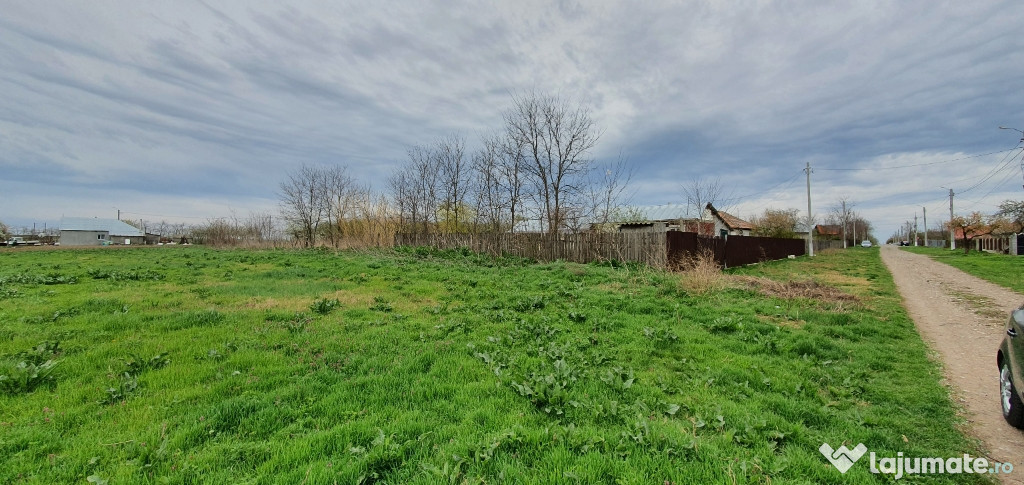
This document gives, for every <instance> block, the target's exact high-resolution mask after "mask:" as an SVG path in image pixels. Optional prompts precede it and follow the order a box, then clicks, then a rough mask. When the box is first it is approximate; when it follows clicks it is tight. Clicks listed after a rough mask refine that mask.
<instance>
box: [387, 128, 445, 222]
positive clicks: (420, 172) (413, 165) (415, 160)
mask: <svg viewBox="0 0 1024 485" xmlns="http://www.w3.org/2000/svg"><path fill="white" fill-rule="evenodd" d="M406 153H407V154H408V160H407V161H406V164H405V165H403V166H402V167H400V168H399V169H398V170H396V171H395V173H394V174H392V176H391V179H390V180H389V185H390V186H391V197H392V200H393V202H394V204H395V206H396V207H397V208H398V210H399V213H400V219H401V221H402V223H403V224H402V228H401V230H403V231H412V232H417V231H422V232H423V233H428V232H430V228H431V227H432V226H433V227H436V226H437V213H438V197H437V185H438V180H439V177H440V176H439V174H438V166H437V160H438V158H437V157H436V156H435V155H434V150H432V149H430V148H428V147H422V146H414V147H411V148H409V150H408V151H407V152H406Z"/></svg>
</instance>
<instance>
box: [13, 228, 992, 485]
mask: <svg viewBox="0 0 1024 485" xmlns="http://www.w3.org/2000/svg"><path fill="white" fill-rule="evenodd" d="M114 274H119V275H121V274H135V275H139V276H138V277H111V276H109V275H114ZM103 275H108V276H103ZM142 275H145V276H142ZM685 278H687V276H685V275H679V274H672V273H665V272H660V271H654V270H650V269H647V268H643V267H638V266H635V265H618V264H614V265H597V264H593V265H580V264H573V263H565V262H554V263H547V264H535V263H532V262H530V261H525V260H521V259H517V258H497V259H495V258H489V257H485V256H479V255H475V254H472V253H469V252H466V251H434V250H429V249H423V248H417V249H411V248H398V249H396V250H394V251H386V252H333V251H289V250H268V251H229V250H224V251H216V250H208V249H204V248H199V247H192V248H181V247H179V248H139V249H130V250H120V251H109V250H95V251H33V252H24V253H21V252H16V251H7V252H0V282H2V283H0V322H3V325H2V326H0V374H9V373H13V372H15V368H16V366H17V365H19V364H20V363H21V362H26V363H29V362H35V363H36V364H35V365H37V366H39V365H43V364H44V363H45V362H54V363H55V364H53V365H54V367H53V368H52V369H48V370H45V372H43V373H41V374H37V377H36V378H32V379H28V380H29V381H32V384H29V385H25V386H23V387H14V388H12V389H11V390H8V391H5V392H3V393H0V410H2V411H0V457H2V460H3V463H4V466H3V467H0V482H3V483H73V482H77V483H84V482H85V481H86V480H91V481H93V482H103V481H109V483H238V482H247V483H311V484H312V483H325V484H326V483H424V484H426V483H503V482H516V483H665V482H668V483H677V484H682V483H766V484H767V483H790V482H799V483H877V482H882V481H888V480H886V479H885V478H884V477H882V476H880V475H872V474H870V473H869V472H868V468H867V465H866V464H864V463H858V464H857V465H856V466H854V468H853V469H851V470H850V471H849V472H847V473H846V474H845V475H842V474H840V473H839V472H838V471H836V470H835V469H834V468H832V466H831V465H829V464H828V462H827V461H826V460H825V459H824V458H823V457H822V456H821V454H820V453H819V452H818V447H820V446H821V444H822V443H826V442H827V443H829V444H831V445H832V446H834V447H838V446H839V445H840V444H847V445H848V446H850V447H852V446H854V445H856V444H857V443H861V442H863V443H864V444H865V445H867V446H868V448H869V449H870V450H871V451H874V452H876V453H878V455H879V456H893V457H894V456H896V454H897V452H903V453H904V455H905V456H920V457H931V456H936V457H955V456H960V455H962V454H963V453H972V454H974V455H976V456H977V455H978V453H977V449H976V447H975V446H974V445H973V444H972V443H971V442H969V441H968V440H967V439H965V438H964V436H963V435H962V434H961V433H960V432H959V431H958V426H960V425H961V424H962V423H960V421H959V420H958V418H957V417H956V413H955V409H954V407H953V405H952V404H951V402H950V399H949V396H948V393H947V391H946V390H945V389H944V388H943V387H942V386H941V385H940V384H939V382H940V378H941V376H940V373H939V371H938V368H937V366H936V364H935V363H934V362H932V361H930V360H929V359H928V357H927V350H926V348H925V345H924V344H923V343H922V342H921V339H920V338H919V337H918V336H917V334H916V332H915V330H914V327H913V324H912V322H911V321H910V319H909V318H908V316H907V315H906V314H905V313H904V311H903V309H902V308H901V306H900V299H899V297H898V295H897V293H896V290H895V287H894V285H893V283H892V280H891V278H890V276H889V275H888V273H887V272H886V271H885V269H884V267H883V265H882V263H881V261H880V260H879V258H878V252H877V251H847V252H840V253H831V254H823V255H820V256H819V257H817V258H814V259H810V260H809V259H806V258H802V259H798V260H795V261H780V262H774V263H768V264H762V265H757V266H754V267H748V268H740V269H736V270H730V271H728V272H726V273H718V274H717V275H716V274H715V272H714V271H710V272H709V273H708V274H705V275H703V276H702V278H710V279H711V280H714V279H716V278H720V279H721V280H720V281H717V282H716V281H711V282H710V283H708V284H706V285H705V284H703V283H702V284H701V285H699V286H698V287H697V288H696V289H694V287H690V286H688V283H687V282H686V280H685ZM705 288H711V290H709V291H705V290H704V289H705ZM3 295H6V296H3ZM39 376H41V377H39ZM864 460H866V458H865V459H864ZM919 478H923V477H919ZM986 480H987V478H986V477H984V476H980V475H961V476H930V477H927V480H926V481H929V482H934V483H954V482H955V483H964V482H968V483H987V481H986Z"/></svg>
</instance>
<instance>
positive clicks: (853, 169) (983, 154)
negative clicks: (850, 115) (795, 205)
mask: <svg viewBox="0 0 1024 485" xmlns="http://www.w3.org/2000/svg"><path fill="white" fill-rule="evenodd" d="M1016 149H1017V147H1013V148H1011V149H1009V150H1000V151H997V152H989V153H982V154H980V155H971V156H969V157H962V158H954V159H952V160H942V161H938V162H925V163H914V164H910V165H898V166H895V167H868V168H818V169H815V170H825V171H829V172H866V171H872V170H896V169H899V168H912V167H924V166H927V165H939V164H942V163H952V162H959V161H962V160H970V159H972V158H978V157H984V156H988V155H995V154H998V153H1005V152H1010V151H1013V150H1016Z"/></svg>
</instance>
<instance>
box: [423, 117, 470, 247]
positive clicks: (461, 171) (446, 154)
mask: <svg viewBox="0 0 1024 485" xmlns="http://www.w3.org/2000/svg"><path fill="white" fill-rule="evenodd" d="M431 155H432V156H433V158H434V164H435V166H436V169H437V175H438V181H439V182H440V190H439V192H440V193H439V194H438V195H439V196H440V197H439V199H440V200H439V202H440V205H439V207H438V210H439V212H440V214H438V216H439V217H440V218H443V221H444V226H445V227H444V228H445V230H446V232H461V231H462V230H463V227H462V225H464V224H465V223H466V221H465V220H460V219H463V216H465V215H466V214H465V213H466V205H465V202H466V194H467V193H468V192H469V187H468V185H469V181H470V180H469V179H470V173H469V161H468V160H467V159H466V141H465V140H464V139H463V138H462V137H460V136H458V135H451V136H448V137H446V138H442V139H440V140H438V141H437V143H435V145H434V147H433V153H432V154H431Z"/></svg>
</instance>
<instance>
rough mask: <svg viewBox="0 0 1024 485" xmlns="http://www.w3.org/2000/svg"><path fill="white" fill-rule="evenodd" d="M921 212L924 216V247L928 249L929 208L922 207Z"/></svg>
mask: <svg viewBox="0 0 1024 485" xmlns="http://www.w3.org/2000/svg"><path fill="white" fill-rule="evenodd" d="M921 212H923V214H922V216H924V247H928V208H927V207H922V208H921Z"/></svg>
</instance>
